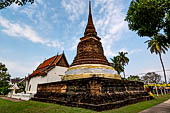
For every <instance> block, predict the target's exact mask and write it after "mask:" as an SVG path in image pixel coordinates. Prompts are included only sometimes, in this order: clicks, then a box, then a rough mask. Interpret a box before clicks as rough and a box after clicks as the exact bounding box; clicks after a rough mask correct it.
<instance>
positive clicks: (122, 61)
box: [118, 52, 129, 78]
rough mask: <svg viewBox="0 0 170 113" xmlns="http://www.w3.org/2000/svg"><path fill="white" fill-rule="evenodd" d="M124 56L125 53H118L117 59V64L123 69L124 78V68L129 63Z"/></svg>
mask: <svg viewBox="0 0 170 113" xmlns="http://www.w3.org/2000/svg"><path fill="white" fill-rule="evenodd" d="M126 54H128V53H127V52H119V55H118V58H119V62H120V64H121V65H122V67H123V75H124V78H125V66H126V65H127V64H128V63H129V58H128V57H126Z"/></svg>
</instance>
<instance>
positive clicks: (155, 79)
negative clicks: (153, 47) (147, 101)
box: [141, 72, 161, 84]
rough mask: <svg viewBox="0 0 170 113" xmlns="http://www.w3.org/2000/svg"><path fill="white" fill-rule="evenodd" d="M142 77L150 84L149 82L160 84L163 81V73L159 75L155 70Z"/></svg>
mask: <svg viewBox="0 0 170 113" xmlns="http://www.w3.org/2000/svg"><path fill="white" fill-rule="evenodd" d="M141 79H142V81H143V82H144V83H145V84H148V83H156V84H158V83H160V82H161V75H159V74H157V73H155V72H148V73H147V74H145V75H144V76H142V77H141Z"/></svg>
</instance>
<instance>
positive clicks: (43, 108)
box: [0, 94, 170, 113]
mask: <svg viewBox="0 0 170 113" xmlns="http://www.w3.org/2000/svg"><path fill="white" fill-rule="evenodd" d="M168 99H170V94H168V95H164V96H159V97H156V98H155V99H154V100H150V101H145V102H140V103H137V104H132V105H129V106H125V107H121V108H119V109H113V110H108V111H104V112H102V113H137V112H139V111H142V110H144V109H147V108H150V107H152V106H154V105H157V104H159V103H161V102H163V101H165V100H168ZM0 113H96V112H95V111H92V110H87V109H83V108H76V107H66V106H61V105H56V104H51V103H42V102H36V101H21V102H12V101H9V100H3V99H0Z"/></svg>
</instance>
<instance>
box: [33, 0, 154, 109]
mask: <svg viewBox="0 0 170 113" xmlns="http://www.w3.org/2000/svg"><path fill="white" fill-rule="evenodd" d="M89 4H90V5H89V17H88V24H87V26H86V29H85V33H84V37H82V38H80V42H79V44H78V47H77V55H76V57H75V58H74V61H73V63H72V64H71V66H70V67H69V68H68V69H67V71H66V72H65V75H63V76H62V81H59V82H52V83H46V84H39V85H38V90H37V94H35V95H34V98H32V100H37V101H42V102H52V103H57V104H62V105H67V106H74V107H83V108H87V109H92V110H95V111H104V110H109V109H113V108H119V107H121V106H125V105H129V104H133V103H137V102H140V101H145V100H150V99H151V97H150V96H149V95H148V93H147V92H146V91H144V87H143V85H144V83H143V82H138V81H128V80H121V77H120V75H118V74H117V73H116V71H115V69H114V68H112V67H111V66H109V63H108V61H107V59H106V57H105V56H104V52H103V47H102V44H101V42H100V38H99V37H98V36H97V32H96V30H95V27H94V25H93V21H92V15H91V1H90V2H89Z"/></svg>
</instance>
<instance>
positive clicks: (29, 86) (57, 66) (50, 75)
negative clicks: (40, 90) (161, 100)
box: [25, 52, 69, 94]
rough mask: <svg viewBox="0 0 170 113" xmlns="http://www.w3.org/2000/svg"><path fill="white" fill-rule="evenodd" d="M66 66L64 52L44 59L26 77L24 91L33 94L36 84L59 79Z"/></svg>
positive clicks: (35, 90)
mask: <svg viewBox="0 0 170 113" xmlns="http://www.w3.org/2000/svg"><path fill="white" fill-rule="evenodd" d="M68 67H69V64H68V62H67V59H66V57H65V54H64V52H63V53H62V54H61V55H56V56H53V57H51V58H49V59H47V60H45V61H44V62H43V63H41V64H40V65H39V66H38V67H37V69H36V70H35V71H33V73H32V74H30V75H29V76H28V77H27V80H26V88H25V91H26V93H27V94H35V93H36V92H37V86H38V84H42V83H50V82H56V81H61V75H64V74H65V71H66V70H67V69H68Z"/></svg>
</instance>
